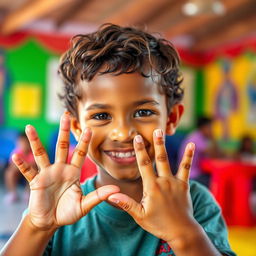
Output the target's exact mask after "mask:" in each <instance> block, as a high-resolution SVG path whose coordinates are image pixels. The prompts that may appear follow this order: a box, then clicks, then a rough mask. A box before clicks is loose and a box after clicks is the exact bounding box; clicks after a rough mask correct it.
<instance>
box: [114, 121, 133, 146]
mask: <svg viewBox="0 0 256 256" xmlns="http://www.w3.org/2000/svg"><path fill="white" fill-rule="evenodd" d="M136 134H137V132H136V129H135V127H133V125H129V124H127V123H123V124H120V123H119V124H118V125H117V126H115V127H113V128H112V130H111V132H110V139H111V140H112V141H120V142H130V141H132V140H133V138H134V136H135V135H136Z"/></svg>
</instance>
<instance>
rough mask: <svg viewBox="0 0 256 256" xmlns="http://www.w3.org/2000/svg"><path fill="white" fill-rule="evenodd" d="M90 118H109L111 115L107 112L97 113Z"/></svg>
mask: <svg viewBox="0 0 256 256" xmlns="http://www.w3.org/2000/svg"><path fill="white" fill-rule="evenodd" d="M92 119H96V120H110V119H111V116H110V115H109V114H108V113H98V114H95V115H93V116H92Z"/></svg>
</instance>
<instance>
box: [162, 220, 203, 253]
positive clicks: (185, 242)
mask: <svg viewBox="0 0 256 256" xmlns="http://www.w3.org/2000/svg"><path fill="white" fill-rule="evenodd" d="M203 232H204V231H203V229H202V227H201V226H200V225H199V224H198V223H197V222H195V223H190V224H189V225H184V230H182V231H180V232H178V233H177V235H176V236H175V237H174V238H171V239H170V240H168V241H167V243H168V244H169V246H170V247H171V248H173V249H174V248H176V249H177V250H184V249H187V248H189V247H190V245H191V244H194V243H195V242H196V241H197V240H200V237H201V236H202V234H203Z"/></svg>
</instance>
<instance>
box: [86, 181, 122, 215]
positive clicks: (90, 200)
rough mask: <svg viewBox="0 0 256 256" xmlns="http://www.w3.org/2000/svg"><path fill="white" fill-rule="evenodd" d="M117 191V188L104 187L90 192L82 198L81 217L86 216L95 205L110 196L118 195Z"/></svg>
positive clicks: (112, 186) (118, 189) (111, 186)
mask: <svg viewBox="0 0 256 256" xmlns="http://www.w3.org/2000/svg"><path fill="white" fill-rule="evenodd" d="M119 191H120V188H119V187H117V186H114V185H106V186H103V187H100V188H98V189H96V190H94V191H92V192H91V193H89V194H87V195H86V196H83V198H82V201H81V209H82V211H83V215H86V214H87V213H88V212H89V211H90V210H91V209H92V208H93V207H95V206H96V205H97V204H99V203H101V202H102V201H104V200H107V198H108V197H109V196H110V195H112V194H114V193H118V192H119Z"/></svg>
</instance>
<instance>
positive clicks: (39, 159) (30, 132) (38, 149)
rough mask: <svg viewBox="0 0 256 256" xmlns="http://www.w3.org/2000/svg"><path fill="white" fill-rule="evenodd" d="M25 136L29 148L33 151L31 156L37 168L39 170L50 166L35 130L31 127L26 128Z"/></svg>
mask: <svg viewBox="0 0 256 256" xmlns="http://www.w3.org/2000/svg"><path fill="white" fill-rule="evenodd" d="M25 131H26V134H27V137H28V140H29V143H30V146H31V149H32V151H33V155H34V157H35V161H36V164H37V166H38V167H39V168H40V169H43V168H45V167H47V166H49V165H50V161H49V158H48V155H47V153H46V150H45V148H44V146H43V144H42V142H41V141H40V139H39V137H38V135H37V132H36V129H35V128H34V127H33V126H32V125H27V126H26V130H25Z"/></svg>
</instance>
